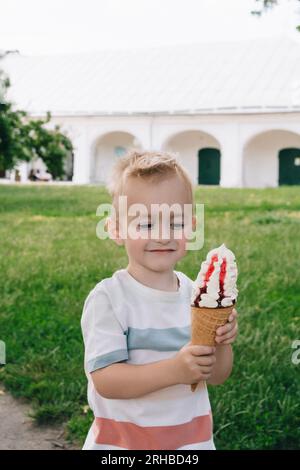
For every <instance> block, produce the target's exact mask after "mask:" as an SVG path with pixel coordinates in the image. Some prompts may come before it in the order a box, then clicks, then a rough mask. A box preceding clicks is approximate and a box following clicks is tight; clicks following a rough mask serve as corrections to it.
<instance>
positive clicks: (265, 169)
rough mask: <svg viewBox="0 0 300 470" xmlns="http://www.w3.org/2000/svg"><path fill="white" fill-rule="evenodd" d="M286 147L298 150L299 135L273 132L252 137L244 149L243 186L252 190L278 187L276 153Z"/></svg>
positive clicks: (278, 131) (299, 146)
mask: <svg viewBox="0 0 300 470" xmlns="http://www.w3.org/2000/svg"><path fill="white" fill-rule="evenodd" d="M287 147H296V148H297V147H298V148H300V135H296V134H293V133H291V132H287V131H280V130H275V131H270V132H265V133H263V134H260V135H258V136H257V137H254V138H253V139H252V140H251V141H250V142H249V143H248V144H247V145H246V146H245V149H244V165H243V169H244V172H243V181H244V186H245V187H253V188H266V187H276V186H278V180H279V158H278V153H279V151H280V150H282V149H283V148H287Z"/></svg>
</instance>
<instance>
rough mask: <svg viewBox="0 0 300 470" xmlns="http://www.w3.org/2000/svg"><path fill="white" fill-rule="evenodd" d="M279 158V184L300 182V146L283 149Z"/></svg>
mask: <svg viewBox="0 0 300 470" xmlns="http://www.w3.org/2000/svg"><path fill="white" fill-rule="evenodd" d="M278 158H279V180H278V184H279V186H281V185H283V184H286V185H297V184H300V148H286V149H282V150H280V152H279V154H278Z"/></svg>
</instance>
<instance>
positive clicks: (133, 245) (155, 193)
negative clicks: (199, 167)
mask: <svg viewBox="0 0 300 470" xmlns="http://www.w3.org/2000/svg"><path fill="white" fill-rule="evenodd" d="M124 195H126V196H127V210H129V208H130V206H131V205H132V204H137V203H138V204H143V205H144V206H145V207H146V212H145V214H143V215H141V216H140V215H139V213H136V214H135V215H132V216H130V215H128V213H127V227H129V225H130V222H132V221H134V220H135V221H136V219H137V216H138V221H137V225H136V234H137V237H138V238H137V239H133V238H132V237H131V236H130V234H129V233H128V231H127V232H126V234H127V236H126V237H125V238H122V235H123V234H120V233H119V237H120V238H119V239H118V241H117V243H118V244H124V245H125V248H126V251H127V255H128V259H129V264H131V265H140V266H143V267H144V268H147V269H150V270H152V271H166V270H170V269H173V267H174V265H175V264H176V262H177V261H178V260H179V259H181V258H182V257H183V256H184V255H185V254H186V241H187V239H186V237H185V234H184V225H183V224H184V219H183V217H184V204H189V205H190V207H191V204H192V201H191V200H190V195H189V192H188V189H187V188H186V186H185V184H184V182H183V181H182V179H181V178H180V177H179V176H172V177H168V178H164V179H161V180H158V181H157V180H154V181H153V182H151V181H147V180H143V179H139V178H128V180H127V182H126V185H125V188H124ZM151 204H158V205H161V204H164V205H165V206H167V207H169V208H170V209H169V211H170V210H171V206H172V205H173V204H176V205H177V207H178V206H179V207H180V209H181V214H180V213H179V216H175V217H174V218H173V217H172V216H173V215H174V214H172V211H171V212H170V218H169V220H168V217H167V218H163V217H162V213H161V211H159V213H157V215H155V213H154V217H153V218H151ZM152 213H153V212H152ZM148 217H149V218H148ZM163 219H165V220H163ZM125 221H126V219H125ZM123 222H124V218H123V219H121V224H122V223H123ZM190 223H191V224H192V223H193V224H194V223H195V219H194V218H193V219H192V220H190ZM153 225H154V226H155V227H156V228H157V230H158V232H157V234H154V235H153V234H151V228H152V227H153ZM163 225H164V226H165V227H166V228H167V225H169V236H168V237H167V238H165V236H166V235H165V234H164V235H163V234H162V227H163ZM175 232H176V234H177V235H175ZM124 233H125V232H124ZM163 237H164V238H163ZM175 237H176V238H175ZM134 238H136V236H135V237H134ZM155 250H161V251H155ZM162 250H165V251H162Z"/></svg>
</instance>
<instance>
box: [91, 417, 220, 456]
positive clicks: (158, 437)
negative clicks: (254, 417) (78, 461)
mask: <svg viewBox="0 0 300 470" xmlns="http://www.w3.org/2000/svg"><path fill="white" fill-rule="evenodd" d="M93 431H94V434H95V442H96V444H108V445H113V446H117V447H123V448H125V449H128V450H176V449H178V448H179V447H182V446H185V445H188V444H196V443H198V442H204V441H208V440H210V439H211V438H212V416H211V414H208V415H204V416H197V417H196V418H194V419H193V420H192V421H189V422H188V423H184V424H177V425H174V426H137V425H136V424H133V423H129V422H125V421H115V420H114V419H108V418H95V420H94V423H93Z"/></svg>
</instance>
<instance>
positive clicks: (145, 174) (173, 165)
mask: <svg viewBox="0 0 300 470" xmlns="http://www.w3.org/2000/svg"><path fill="white" fill-rule="evenodd" d="M175 175H178V176H179V177H180V178H181V179H182V180H183V182H184V184H185V185H186V187H187V189H188V192H189V194H190V200H191V202H192V204H193V199H194V198H193V183H192V181H191V179H190V177H189V175H188V173H187V172H186V171H185V170H184V168H183V167H182V166H181V165H180V163H179V162H178V160H177V156H176V154H174V153H172V152H159V151H157V152H156V151H152V152H151V151H146V150H145V151H138V150H129V151H128V152H127V154H126V155H125V156H122V157H121V158H120V159H119V160H118V161H117V162H116V163H115V165H114V166H113V170H112V173H111V175H110V178H109V181H108V184H107V189H108V191H109V193H110V195H111V197H112V203H113V205H114V206H115V207H117V206H118V203H117V200H118V197H119V196H120V195H122V194H123V193H124V186H125V183H126V180H127V178H129V177H136V178H142V179H146V180H150V181H157V180H158V179H164V178H168V177H172V176H175Z"/></svg>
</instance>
